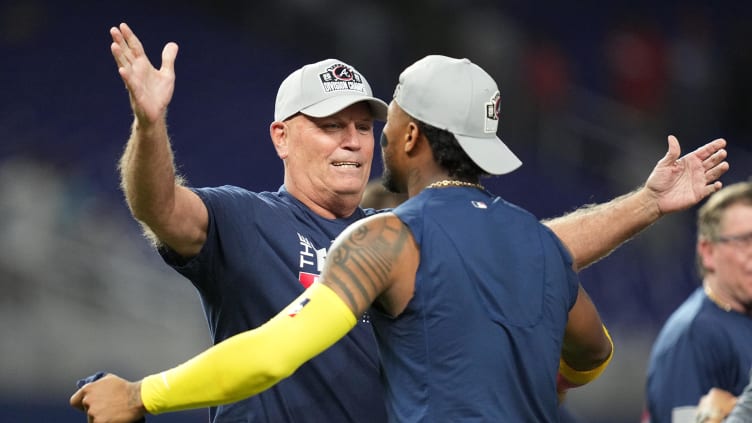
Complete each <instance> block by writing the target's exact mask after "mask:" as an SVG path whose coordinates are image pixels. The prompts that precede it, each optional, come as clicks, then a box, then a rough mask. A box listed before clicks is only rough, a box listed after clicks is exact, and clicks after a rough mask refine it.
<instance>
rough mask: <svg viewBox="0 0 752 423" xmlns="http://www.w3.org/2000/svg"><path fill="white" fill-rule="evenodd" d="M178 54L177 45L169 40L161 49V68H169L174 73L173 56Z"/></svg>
mask: <svg viewBox="0 0 752 423" xmlns="http://www.w3.org/2000/svg"><path fill="white" fill-rule="evenodd" d="M177 55H178V45H177V44H175V43H173V42H169V43H167V45H165V46H164V49H162V69H161V70H169V71H170V72H171V73H175V58H176V57H177Z"/></svg>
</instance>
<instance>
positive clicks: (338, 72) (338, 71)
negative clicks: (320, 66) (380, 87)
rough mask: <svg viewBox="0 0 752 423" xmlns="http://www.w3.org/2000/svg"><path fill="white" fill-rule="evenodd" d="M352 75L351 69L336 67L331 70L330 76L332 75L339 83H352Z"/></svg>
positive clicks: (342, 66)
mask: <svg viewBox="0 0 752 423" xmlns="http://www.w3.org/2000/svg"><path fill="white" fill-rule="evenodd" d="M354 73H355V72H353V70H352V69H350V68H349V67H347V66H344V65H337V66H335V67H334V68H332V75H334V78H335V79H338V80H340V81H352V80H353V78H354Z"/></svg>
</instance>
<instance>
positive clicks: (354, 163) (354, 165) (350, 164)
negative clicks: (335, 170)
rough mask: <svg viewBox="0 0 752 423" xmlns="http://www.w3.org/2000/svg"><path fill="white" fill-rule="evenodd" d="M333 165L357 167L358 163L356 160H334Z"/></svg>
mask: <svg viewBox="0 0 752 423" xmlns="http://www.w3.org/2000/svg"><path fill="white" fill-rule="evenodd" d="M332 165H334V166H335V167H353V168H359V167H360V163H358V162H334V163H332Z"/></svg>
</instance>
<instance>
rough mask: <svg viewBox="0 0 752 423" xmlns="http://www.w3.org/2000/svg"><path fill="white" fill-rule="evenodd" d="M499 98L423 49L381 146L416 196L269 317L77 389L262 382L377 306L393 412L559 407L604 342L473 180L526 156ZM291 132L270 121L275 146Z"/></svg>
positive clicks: (592, 371) (171, 406) (455, 415)
mask: <svg viewBox="0 0 752 423" xmlns="http://www.w3.org/2000/svg"><path fill="white" fill-rule="evenodd" d="M284 85H285V83H283V86H284ZM340 85H341V84H340ZM449 86H451V87H452V88H451V89H448V88H447V87H449ZM457 88H459V89H457ZM413 95H415V97H414V98H413ZM498 107H499V102H498V89H497V88H496V84H495V83H494V82H493V80H492V79H491V78H490V77H489V76H488V75H487V74H486V73H485V72H484V71H483V70H482V69H480V68H479V67H477V66H476V65H474V64H472V63H470V62H469V61H467V60H456V59H450V58H446V57H440V56H430V57H427V58H425V59H423V60H421V61H419V62H417V63H416V64H414V65H413V66H411V67H410V68H408V69H406V70H405V71H404V72H403V73H402V75H401V77H400V85H399V86H398V88H397V90H396V91H395V99H394V101H393V102H392V104H391V106H390V107H389V120H388V123H387V126H386V127H385V129H384V136H383V137H382V153H383V155H384V161H385V167H386V169H385V179H386V182H387V184H388V185H389V186H390V187H392V188H394V189H397V190H398V191H402V192H407V193H408V195H409V196H410V197H411V198H410V200H408V201H407V202H405V203H404V204H402V205H401V206H399V207H397V208H396V209H394V210H393V211H392V212H387V213H381V214H378V215H375V216H371V217H369V218H366V219H363V220H360V221H359V222H357V223H355V224H354V225H353V226H351V227H350V228H349V229H347V230H346V231H345V232H343V233H342V234H341V235H340V236H339V237H337V240H336V241H335V242H334V244H333V245H332V247H331V249H330V251H329V253H328V258H327V261H326V265H325V267H324V268H323V273H322V274H321V276H320V277H319V278H318V280H317V281H316V282H315V283H313V284H312V285H311V286H310V287H309V288H308V289H307V290H306V291H304V292H303V293H302V294H301V295H300V296H299V297H298V298H297V299H296V300H295V301H293V302H292V303H291V304H290V305H289V306H287V307H286V308H285V309H284V310H283V311H282V312H280V313H279V314H277V316H276V317H274V318H272V319H271V320H269V322H267V323H266V324H264V325H263V326H261V327H259V328H258V329H254V330H251V331H247V332H244V333H241V334H239V335H235V336H232V337H230V338H228V339H227V340H225V341H224V342H221V343H219V344H218V345H216V346H215V347H213V348H211V349H209V350H208V351H206V352H204V353H203V354H201V355H200V356H198V357H196V358H194V359H192V360H190V361H189V362H187V363H185V364H183V365H181V366H178V367H176V368H174V369H172V370H169V371H166V372H162V373H160V374H157V375H152V376H148V377H146V378H145V379H143V380H142V381H141V382H136V383H129V382H127V381H124V380H123V379H120V378H117V377H115V376H112V375H110V376H107V377H105V378H103V379H102V380H100V381H98V382H95V383H93V384H91V385H88V386H85V387H84V388H82V389H81V390H79V391H78V392H77V393H75V394H74V395H73V397H72V398H71V404H72V405H74V406H75V407H79V408H82V409H86V410H87V413H88V414H89V416H90V417H93V418H94V419H95V420H94V421H96V419H99V418H101V419H103V421H123V422H126V421H129V420H132V419H134V418H137V417H140V416H142V415H143V414H144V413H145V412H150V413H162V412H167V411H174V410H179V409H184V408H192V407H200V406H205V405H209V404H219V403H229V402H232V401H237V400H239V399H241V398H245V397H247V396H249V395H263V392H264V391H265V390H267V389H270V387H273V386H274V385H275V384H276V383H278V382H280V381H282V379H285V378H286V377H288V376H290V375H291V374H293V373H294V372H295V375H294V376H292V379H294V378H296V377H297V375H298V374H299V372H300V370H301V369H302V368H303V367H300V368H299V366H301V365H303V366H305V365H304V364H303V363H305V362H306V361H307V360H310V359H311V358H312V357H317V358H314V360H316V359H318V358H320V357H322V356H324V355H326V354H328V353H329V351H331V349H329V350H327V349H328V348H329V347H331V346H332V345H334V346H335V347H336V346H338V345H340V343H341V341H340V340H341V339H342V337H345V336H349V335H347V334H348V333H352V332H351V331H352V330H353V328H354V327H358V326H359V323H358V322H359V321H362V317H363V316H364V314H365V313H366V311H367V310H369V309H370V310H371V316H370V319H371V320H372V321H373V322H374V326H375V328H376V338H377V340H378V346H379V349H380V358H381V360H382V365H383V374H382V376H381V380H382V381H383V382H384V387H385V388H386V389H385V392H386V395H387V409H388V415H389V420H392V421H462V420H463V419H464V420H467V419H474V421H553V420H554V419H555V414H556V405H557V391H556V386H557V383H556V381H557V377H559V378H560V379H562V380H563V383H562V384H561V385H560V386H563V387H564V386H573V385H578V384H582V383H586V382H587V381H589V380H591V379H592V378H594V377H595V376H597V375H598V374H599V373H600V372H601V371H602V370H603V368H604V367H605V365H606V363H607V362H608V360H609V359H610V357H611V353H612V347H611V343H610V339H609V337H608V334H607V332H606V331H605V330H604V328H603V327H602V324H601V322H600V318H599V317H598V314H597V312H596V311H595V308H594V307H593V305H592V303H590V301H589V299H588V298H587V295H586V294H585V293H584V291H582V290H581V289H580V287H579V283H578V282H577V279H576V275H575V274H574V272H573V263H572V258H571V257H570V255H569V253H568V252H567V250H566V249H565V248H564V246H563V245H562V243H561V242H560V241H559V240H558V239H557V238H556V236H555V235H553V233H552V232H551V231H550V230H548V229H547V228H546V227H545V226H543V225H541V224H540V223H538V222H537V221H536V220H535V219H534V218H533V217H532V216H531V215H530V214H528V213H526V212H524V211H523V210H521V209H519V208H517V207H515V206H513V205H511V204H508V203H506V202H505V201H504V200H502V199H501V198H498V197H495V196H493V195H492V194H491V193H489V192H488V191H486V190H485V189H484V188H483V187H482V186H481V185H480V184H479V183H478V182H479V177H481V176H483V175H486V174H501V173H506V172H510V171H512V170H514V169H515V168H516V167H518V166H519V164H520V161H519V160H518V159H517V158H516V156H514V154H513V153H512V152H511V151H510V150H509V149H508V148H507V147H506V146H505V145H504V144H503V143H502V142H501V141H500V140H499V139H498V138H497V137H496V135H495V133H496V129H497V125H498V110H499V109H498ZM346 110H348V109H346ZM306 119H313V118H310V117H308V118H306ZM356 120H357V119H356ZM275 126H277V128H276V129H275ZM275 131H279V132H280V133H277V134H275ZM288 132H290V133H294V131H292V130H290V129H286V127H285V126H284V125H283V124H280V123H278V122H275V123H273V124H272V138H273V139H274V140H275V145H277V144H279V145H278V146H277V151H278V152H279V154H280V156H286V155H287V154H286V153H285V151H286V150H285V149H284V148H283V147H284V145H283V144H284V143H282V142H279V140H283V141H284V138H285V137H284V136H283V135H285V134H286V133H288ZM676 147H678V146H676ZM720 148H722V145H719V144H715V146H710V147H706V149H704V150H702V151H700V152H696V153H693V154H694V155H693V156H692V159H693V160H692V161H693V162H694V163H695V165H698V166H700V167H701V168H702V167H703V162H705V165H704V170H701V173H702V179H703V183H702V189H704V190H707V191H708V192H712V191H713V190H714V189H715V188H716V186H715V185H713V184H711V185H710V186H706V182H704V181H705V179H706V177H712V176H713V175H715V173H717V172H719V170H718V168H717V166H718V165H719V163H720V162H722V158H723V157H724V156H723V154H724V153H721V157H720V158H719V157H718V156H716V155H714V154H713V153H715V152H716V151H717V150H719V149H720ZM674 153H676V152H674ZM676 157H678V154H677V155H676ZM694 159H696V160H694ZM288 160H289V156H288ZM337 162H338V163H342V164H343V165H345V166H348V167H353V168H357V167H358V165H359V164H360V162H359V161H358V160H357V159H356V158H351V157H347V158H340V159H338V161H337ZM312 165H313V166H315V163H312ZM338 166H339V164H338ZM662 166H665V165H661V164H660V163H659V166H658V167H657V169H661V168H662ZM724 167H725V166H721V168H722V169H723V168H724ZM289 168H290V165H289V164H288V163H286V173H285V174H286V178H285V182H286V184H285V186H287V181H288V179H287V174H288V171H289ZM722 169H721V170H722ZM714 172H715V173H714ZM659 173H660V172H659ZM720 173H723V172H722V171H720ZM720 173H718V175H720ZM659 176H660V175H659ZM658 179H660V180H661V181H662V183H666V181H668V180H670V179H673V176H672V177H668V175H663V177H660V178H658ZM713 179H714V178H713ZM654 182H655V181H654ZM705 195H707V193H704V194H702V196H705ZM301 201H302V200H301ZM665 210H666V209H664V211H665ZM601 254H602V253H601ZM259 279H267V280H268V279H270V277H267V276H266V275H259ZM371 305H373V308H370V307H371ZM280 308H281V307H280ZM560 355H561V358H562V360H561V362H560ZM333 371H334V369H333ZM557 372H558V374H557ZM286 382H287V381H282V382H281V383H280V385H282V384H284V383H286ZM272 389H273V388H272ZM373 394H377V392H373ZM346 401H352V402H353V405H355V406H358V405H361V404H357V403H356V401H357V400H356V399H346ZM312 411H313V410H312ZM324 420H325V421H339V420H335V419H333V418H328V419H324ZM367 420H368V421H374V420H373V419H367ZM310 421H316V420H315V419H311V420H310ZM341 421H361V420H358V419H346V420H341Z"/></svg>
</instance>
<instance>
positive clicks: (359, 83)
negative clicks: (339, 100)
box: [319, 63, 366, 93]
mask: <svg viewBox="0 0 752 423" xmlns="http://www.w3.org/2000/svg"><path fill="white" fill-rule="evenodd" d="M319 78H320V79H321V87H322V88H323V89H324V92H325V93H332V92H337V91H356V92H359V93H366V87H365V84H363V77H362V76H360V74H359V73H358V72H356V71H355V70H354V69H353V68H351V67H350V66H347V65H344V64H341V63H338V64H335V65H332V66H330V67H328V68H327V69H326V72H324V73H320V74H319Z"/></svg>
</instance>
